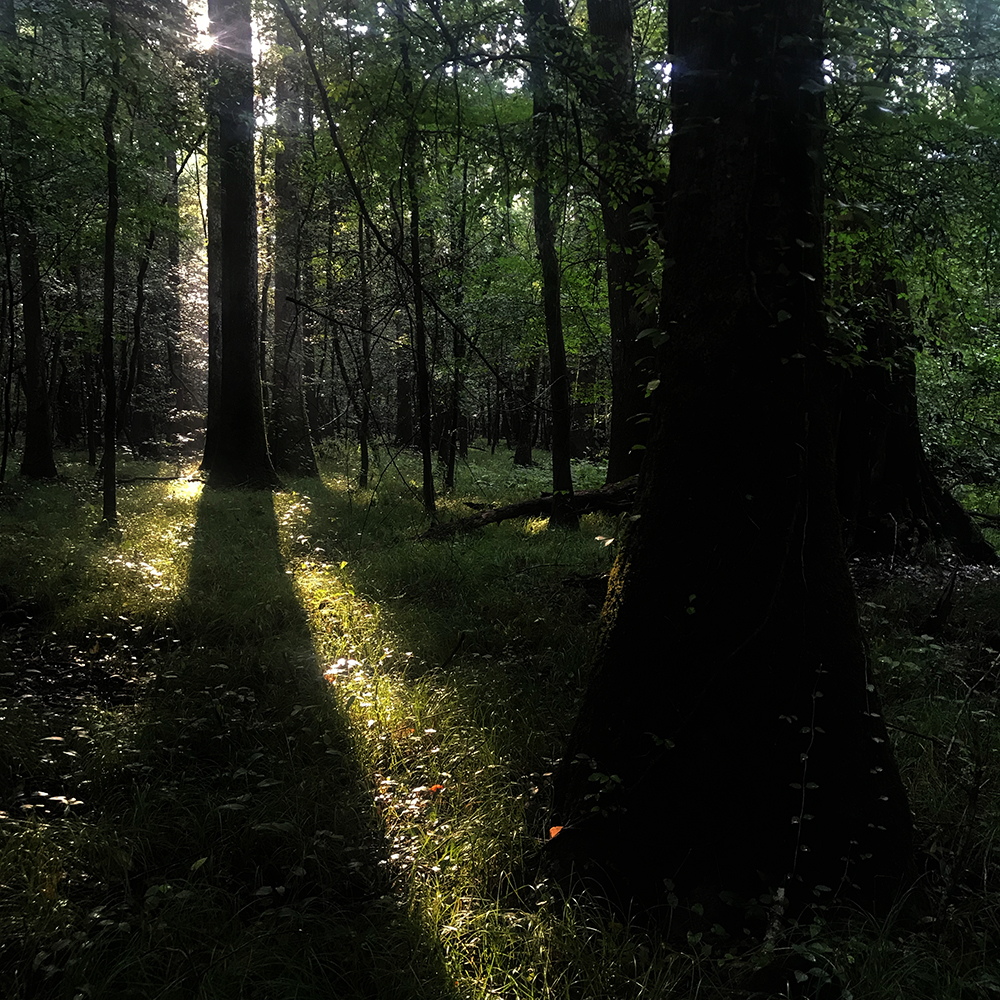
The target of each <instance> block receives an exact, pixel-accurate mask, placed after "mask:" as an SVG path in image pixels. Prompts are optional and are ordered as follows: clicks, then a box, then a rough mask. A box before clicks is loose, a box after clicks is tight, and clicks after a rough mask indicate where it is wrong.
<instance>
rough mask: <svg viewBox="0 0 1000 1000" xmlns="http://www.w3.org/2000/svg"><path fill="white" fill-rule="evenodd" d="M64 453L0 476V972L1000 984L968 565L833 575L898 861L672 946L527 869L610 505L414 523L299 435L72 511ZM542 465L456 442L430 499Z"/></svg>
mask: <svg viewBox="0 0 1000 1000" xmlns="http://www.w3.org/2000/svg"><path fill="white" fill-rule="evenodd" d="M74 458H75V457H74V456H63V461H62V462H61V468H62V470H63V477H62V478H61V479H60V480H59V481H57V482H54V483H47V484H37V483H30V482H26V481H21V480H15V481H14V482H13V483H12V484H9V485H7V486H4V487H2V488H0V983H3V984H4V985H3V987H2V988H0V989H2V993H3V996H5V997H10V998H11V1000H28V998H40V1000H49V998H53V1000H55V998H58V1000H63V998H66V1000H95V998H106V997H115V998H116V1000H130V998H133V997H134V998H135V1000H175V998H176V1000H181V998H184V1000H188V998H192V1000H193V998H198V1000H202V998H204V1000H209V998H213V1000H214V998H233V1000H236V998H240V1000H285V998H288V1000H291V998H300V1000H312V998H316V1000H320V998H323V1000H327V998H330V997H334V996H336V997H338V998H339V997H344V998H352V997H359V998H360V997H366V998H371V997H379V998H380V1000H392V998H424V997H436V998H437V997H440V998H455V1000H458V998H466V997H469V998H477V1000H478V998H487V997H504V998H510V1000H521V998H549V997H566V998H570V997H572V998H580V1000H584V998H594V1000H596V998H604V997H607V998H616V1000H617V998H621V1000H629V998H633V997H635V998H639V997H679V998H680V997H683V998H695V997H698V998H706V1000H715V998H719V1000H721V998H735V997H760V998H762V1000H763V998H765V997H792V996H796V997H803V998H805V997H817V998H818V997H822V998H824V1000H826V998H838V997H840V998H845V1000H846V998H850V997H855V998H858V1000H860V998H862V997H863V998H866V1000H867V998H877V997H883V996H884V997H887V998H888V997H893V998H897V997H905V998H906V1000H911V998H928V1000H931V998H933V1000H946V998H952V997H954V998H962V1000H969V998H978V997H984V998H985V997H995V996H997V995H1000V855H998V852H1000V840H998V838H997V834H998V832H1000V789H998V780H1000V726H998V724H997V720H996V700H997V690H998V684H1000V577H998V575H997V574H996V573H995V572H994V571H989V570H980V569H977V568H966V569H963V570H960V571H959V573H958V575H957V578H956V594H955V606H954V610H953V612H952V614H951V616H950V617H949V620H948V623H947V624H946V625H945V626H944V630H943V631H942V632H941V633H940V634H939V635H933V636H932V635H930V634H928V633H927V632H925V631H924V630H923V626H924V624H925V623H926V620H927V618H928V616H929V614H930V612H931V611H932V610H933V609H934V607H935V604H936V602H937V599H938V596H939V595H940V593H941V592H942V590H943V588H944V587H945V586H946V584H947V581H948V579H949V576H950V571H949V570H948V569H947V568H946V567H943V566H941V567H934V568H922V569H916V568H912V567H906V566H900V565H895V564H890V563H873V562H865V563H860V562H859V563H856V564H855V567H854V568H855V573H856V579H857V582H858V586H859V593H860V597H861V607H862V614H863V618H864V620H865V625H866V629H867V632H868V635H869V637H870V640H871V643H872V653H873V659H874V661H875V664H876V669H877V673H878V678H879V684H880V687H881V689H882V692H883V698H884V700H885V703H886V705H885V712H886V716H887V720H888V721H889V723H890V727H891V728H890V731H891V734H892V736H893V739H894V742H895V747H896V753H897V755H898V757H899V760H900V765H901V768H902V770H903V774H904V780H905V781H906V783H907V786H908V789H909V792H910V796H911V802H912V805H913V810H914V815H915V819H916V824H917V833H918V844H919V851H920V854H919V860H920V865H921V870H922V872H923V874H922V876H921V878H920V880H919V883H918V886H917V887H916V888H915V889H914V890H912V891H911V892H910V893H909V894H908V895H907V897H905V898H904V899H902V900H900V904H899V906H898V907H896V908H895V910H894V911H893V912H892V913H891V914H890V915H889V916H888V917H885V918H880V919H875V918H872V917H870V916H867V915H865V914H861V913H858V912H853V911H850V910H836V911H835V910H822V911H817V912H815V913H813V914H811V915H810V916H809V918H808V919H807V920H803V921H800V922H798V923H784V922H782V921H780V920H775V921H774V922H773V923H772V925H771V931H770V933H769V934H768V936H767V939H766V940H764V941H751V940H749V939H747V940H733V939H729V938H726V937H725V936H724V932H723V931H722V929H721V928H718V929H712V930H711V931H708V930H706V932H705V933H704V934H689V935H688V937H687V940H686V941H682V942H678V941H676V940H673V939H670V938H669V937H667V936H665V935H663V934H662V933H660V930H659V929H657V928H655V927H649V926H643V925H641V924H640V923H638V922H629V921H627V920H625V919H624V918H622V917H621V916H620V915H619V916H614V915H611V914H608V913H606V912H605V911H604V910H602V908H601V907H600V906H599V905H595V904H594V903H593V902H592V901H588V900H587V899H586V898H585V897H583V896H576V897H570V898H566V897H565V896H563V895H561V894H560V893H559V892H558V891H556V889H555V888H554V887H552V886H550V885H548V884H547V883H546V880H545V879H544V877H543V874H542V871H541V868H540V855H541V846H542V844H543V842H544V839H545V811H546V810H545V801H546V794H547V787H548V786H547V782H548V779H549V772H550V771H551V769H552V766H553V765H554V762H555V760H556V759H557V757H558V754H559V752H560V747H561V745H562V742H563V740H564V738H565V735H566V732H567V729H568V727H569V725H570V724H571V722H572V719H573V716H574V714H575V711H576V708H577V705H578V703H579V698H580V696H581V694H582V691H583V687H584V684H585V678H586V667H587V661H588V656H589V649H590V645H591V643H592V640H593V635H594V628H595V623H596V621H597V616H598V613H599V606H600V603H601V599H602V580H603V576H604V574H606V573H607V571H608V569H609V567H610V563H611V560H612V558H613V556H614V551H615V544H614V538H615V536H616V533H617V531H618V528H619V527H620V524H619V517H617V516H615V515H611V514H600V515H598V514H591V515H587V516H586V517H585V518H584V520H583V525H582V528H581V530H580V531H579V532H578V533H569V532H564V531H549V530H546V522H545V519H544V518H543V517H533V518H528V519H520V520H517V521H508V522H505V523H503V524H500V525H493V526H490V527H487V528H484V529H482V530H480V531H478V532H476V533H473V534H463V535H456V536H454V537H452V538H451V539H449V540H447V541H430V540H428V539H426V538H421V537H420V535H421V532H422V531H423V530H424V529H425V528H426V521H425V520H424V518H423V515H422V511H421V501H420V496H419V492H418V490H417V489H416V488H415V486H414V480H415V478H416V469H415V467H414V468H412V469H411V468H410V467H409V464H408V460H405V459H404V458H400V457H397V458H396V460H395V463H394V464H393V463H390V464H389V465H387V466H386V467H385V469H384V471H383V473H382V475H381V476H380V477H378V478H377V482H376V488H375V489H372V490H364V491H362V490H358V489H357V488H356V486H354V485H353V483H354V475H355V470H354V468H353V461H354V459H353V456H351V455H345V454H339V453H331V454H329V455H328V456H326V458H325V459H324V461H323V470H324V475H323V477H322V479H321V480H304V481H301V482H295V483H289V484H287V488H286V489H285V490H283V491H281V492H278V493H275V494H274V495H273V496H272V495H271V494H266V493H265V494H260V493H245V492H239V491H232V492H228V491H223V492H217V491H216V492H209V491H205V490H203V488H202V486H201V483H200V482H199V481H198V480H197V477H196V476H194V475H184V476H182V477H180V478H178V479H175V480H154V479H139V478H136V477H142V476H158V475H169V474H170V471H171V470H170V469H169V468H167V467H161V466H155V465H152V464H148V463H147V464H139V463H127V462H126V463H123V467H122V469H121V473H120V474H121V477H122V478H123V479H130V480H132V481H131V482H129V483H127V484H125V485H123V486H122V487H121V495H120V511H121V531H120V532H112V533H106V534H103V535H101V534H100V533H99V532H97V531H96V530H95V528H96V527H97V524H98V521H99V511H100V497H99V492H98V487H97V485H96V483H95V482H94V479H93V472H92V470H90V469H88V468H87V467H86V466H85V465H84V464H83V463H80V462H75V461H74ZM539 461H540V463H541V462H542V461H543V459H542V456H539ZM575 473H576V479H577V482H578V483H579V484H580V485H582V486H597V485H599V484H600V481H601V478H602V474H601V470H600V469H599V468H596V467H593V466H589V465H586V464H583V463H581V464H580V465H579V466H578V467H577V468H576V470H575ZM546 482H547V472H546V470H545V468H544V466H542V465H541V464H540V466H539V468H537V469H531V470H518V469H514V468H512V466H511V463H510V457H509V455H507V454H503V455H501V454H497V455H496V456H490V455H489V453H487V452H485V451H473V452H472V457H471V458H470V461H469V463H468V464H467V465H466V466H465V467H464V468H463V469H462V472H461V476H460V481H459V484H458V488H457V489H456V490H455V491H453V493H451V494H449V495H448V496H447V497H445V498H444V499H443V501H442V503H441V508H442V516H443V517H445V518H447V517H455V516H460V515H461V514H462V513H464V512H465V511H467V510H468V508H467V507H466V504H469V503H474V504H484V503H485V504H490V505H498V504H502V503H509V502H513V501H515V500H517V499H524V498H527V497H530V496H534V495H537V494H538V493H540V492H541V491H543V490H544V489H545V488H546ZM626 676H627V672H626V671H624V670H623V682H626V680H625V678H626ZM770 902H771V901H770V900H768V899H761V900H760V901H759V905H760V906H761V907H763V908H765V909H766V908H767V907H769V905H770Z"/></svg>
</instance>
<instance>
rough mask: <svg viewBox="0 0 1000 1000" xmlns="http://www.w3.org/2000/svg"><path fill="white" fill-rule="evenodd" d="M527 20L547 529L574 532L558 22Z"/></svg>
mask: <svg viewBox="0 0 1000 1000" xmlns="http://www.w3.org/2000/svg"><path fill="white" fill-rule="evenodd" d="M524 12H525V14H526V15H527V18H528V24H527V32H528V48H529V51H530V53H531V69H530V73H529V77H530V86H531V96H532V121H533V124H534V143H535V148H534V170H535V180H534V186H533V188H532V193H533V201H534V223H535V246H536V248H537V251H538V259H539V263H540V264H541V269H542V308H543V312H544V315H545V343H546V345H547V347H548V353H549V379H550V384H549V405H550V407H551V410H552V514H551V516H550V518H549V524H551V525H553V526H556V527H564V528H576V527H578V526H579V523H580V519H579V517H578V516H577V513H576V509H575V507H574V505H573V472H572V468H571V466H570V458H571V450H570V427H571V414H572V408H571V406H570V394H569V388H570V381H569V368H568V366H567V364H566V343H565V340H564V339H563V329H562V302H561V295H562V293H561V277H560V271H559V257H558V255H557V254H556V220H555V217H554V206H553V204H552V186H553V185H552V161H551V146H550V136H551V131H552V99H551V95H550V93H549V86H548V69H547V64H546V60H547V58H548V51H549V45H548V41H547V38H548V33H549V31H550V30H551V29H552V28H553V27H554V26H555V25H556V24H557V23H558V20H559V7H558V4H557V3H556V2H555V0H525V4H524Z"/></svg>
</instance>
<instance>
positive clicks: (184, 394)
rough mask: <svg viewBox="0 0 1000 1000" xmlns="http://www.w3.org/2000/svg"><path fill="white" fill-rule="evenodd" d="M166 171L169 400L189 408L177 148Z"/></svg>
mask: <svg viewBox="0 0 1000 1000" xmlns="http://www.w3.org/2000/svg"><path fill="white" fill-rule="evenodd" d="M166 173H167V179H168V181H169V183H170V190H169V193H168V198H167V207H168V208H169V209H170V214H171V220H170V225H169V227H168V228H167V268H168V270H167V294H166V300H165V304H164V310H163V313H164V315H163V319H164V326H165V327H166V338H167V339H166V355H167V379H168V385H169V386H170V404H171V408H172V409H173V410H175V411H178V410H186V409H190V408H191V407H193V406H194V405H195V401H194V399H193V398H191V394H190V391H189V390H188V387H187V385H186V384H185V381H184V376H183V374H182V373H183V365H184V359H183V356H182V351H181V286H180V280H181V276H180V269H181V236H180V233H181V215H180V177H179V175H178V171H177V152H176V151H175V150H172V149H171V150H168V151H167V154H166Z"/></svg>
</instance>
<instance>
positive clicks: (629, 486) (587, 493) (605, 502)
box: [420, 476, 638, 541]
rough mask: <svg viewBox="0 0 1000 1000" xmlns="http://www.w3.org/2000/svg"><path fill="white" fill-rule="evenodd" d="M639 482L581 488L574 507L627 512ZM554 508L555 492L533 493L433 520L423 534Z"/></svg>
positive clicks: (434, 536)
mask: <svg viewBox="0 0 1000 1000" xmlns="http://www.w3.org/2000/svg"><path fill="white" fill-rule="evenodd" d="M637 484H638V477H637V476H632V477H631V478H629V479H624V480H622V481H621V482H620V483H610V484H608V485H606V486H600V487H598V488H597V489H596V490H578V491H577V492H576V493H574V494H573V507H574V509H575V510H576V512H577V514H593V513H595V512H596V511H602V512H604V513H610V514H624V513H626V512H627V511H628V510H630V509H631V507H632V504H633V503H634V502H635V494H636V488H637ZM468 506H470V507H473V506H474V507H477V508H478V506H479V505H478V504H468ZM551 510H552V494H551V493H543V494H542V495H541V496H540V497H532V498H531V499H530V500H518V501H517V503H509V504H505V505H504V506H503V507H489V508H487V509H485V510H478V509H477V510H476V513H475V514H470V515H469V516H468V517H460V518H456V519H455V520H454V521H445V522H443V523H439V524H432V525H431V526H430V527H429V528H428V529H427V530H426V531H425V532H424V533H423V534H422V535H421V536H420V537H421V538H427V539H431V540H434V541H440V540H441V539H444V538H452V537H454V536H455V535H464V534H466V533H467V532H469V531H476V530H477V529H478V528H485V527H486V526H487V525H489V524H499V523H500V522H501V521H509V520H511V519H513V518H519V517H539V516H544V515H545V514H548V513H549V512H550V511H551Z"/></svg>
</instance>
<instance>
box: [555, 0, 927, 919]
mask: <svg viewBox="0 0 1000 1000" xmlns="http://www.w3.org/2000/svg"><path fill="white" fill-rule="evenodd" d="M821 29H822V4H821V3H820V0H799V2H798V3H795V4H788V3H786V2H785V0H764V2H762V3H760V4H756V5H744V4H741V3H738V2H736V0H723V2H721V3H718V4H715V5H713V6H712V7H711V8H708V7H706V6H705V5H704V4H703V2H702V0H673V3H672V5H671V8H670V35H671V39H670V41H671V44H670V51H671V53H672V55H673V72H672V78H671V88H672V98H673V117H672V122H673V133H672V138H671V174H670V176H671V184H672V198H671V202H670V205H671V208H670V213H669V218H668V221H667V233H666V237H667V254H668V257H669V258H670V259H672V260H673V261H674V263H673V266H671V267H668V268H667V269H666V271H665V272H664V280H663V296H662V307H661V308H662V316H661V321H660V322H661V326H662V327H663V329H664V330H665V331H666V333H667V340H666V343H665V345H664V348H663V350H664V357H663V367H662V370H663V373H664V384H663V386H662V387H661V390H660V393H659V394H660V397H661V398H660V400H659V402H658V404H657V411H656V418H655V426H654V436H653V438H652V440H651V445H650V449H649V452H648V454H647V460H646V464H645V465H644V467H643V472H642V483H643V485H642V490H641V494H640V499H639V501H638V504H637V507H636V510H635V514H634V515H633V517H634V518H635V519H634V520H633V521H632V522H631V527H630V529H629V531H628V532H627V535H626V538H625V540H624V542H623V545H622V549H621V551H620V553H619V556H618V559H617V561H616V563H615V567H614V569H613V571H612V574H611V580H610V584H609V591H608V599H607V602H606V603H605V606H604V610H603V612H602V622H601V636H600V642H599V649H598V652H597V657H596V662H595V669H594V673H593V676H592V680H591V682H590V685H589V687H588V690H587V693H586V696H585V701H584V705H583V707H582V709H581V712H580V715H579V718H578V719H577V722H576V725H575V727H574V730H573V733H572V736H571V738H570V741H569V744H568V747H567V750H566V754H565V756H564V758H563V760H562V761H561V763H560V765H559V767H558V770H557V776H556V784H555V789H554V813H553V820H554V823H555V826H556V827H561V829H558V830H557V835H556V836H554V837H553V838H552V839H551V840H550V842H549V845H548V853H549V855H550V857H551V858H552V859H553V862H554V863H555V864H556V866H557V868H559V869H561V870H566V869H568V868H569V867H570V866H575V869H574V870H575V871H576V872H580V871H585V872H586V873H587V874H589V875H590V876H591V877H593V878H594V879H595V880H597V881H598V882H599V883H600V884H601V885H603V887H604V888H605V890H606V891H607V892H608V893H609V894H612V895H613V897H614V898H615V899H617V900H619V901H621V902H623V903H627V902H628V901H629V900H634V901H635V902H636V904H637V905H640V906H642V905H651V904H654V903H658V902H663V901H665V900H666V898H667V896H668V893H669V892H670V891H676V892H677V893H678V894H679V895H681V896H685V897H687V898H689V899H691V898H693V899H698V900H699V901H703V902H704V905H705V906H706V909H707V910H709V909H710V910H711V911H712V918H711V919H716V920H718V921H719V922H720V923H723V924H726V923H727V922H730V920H731V921H732V922H736V923H738V925H739V926H742V925H743V922H744V918H743V915H742V913H741V912H738V911H737V912H736V913H735V915H734V911H733V910H727V909H726V907H725V906H724V905H723V904H722V903H720V901H719V900H720V896H719V893H720V892H724V891H728V892H732V893H737V894H742V895H743V896H745V897H748V896H755V897H759V894H760V893H761V892H765V891H769V892H772V893H778V892H780V893H781V895H782V896H784V897H785V898H790V899H791V900H792V901H793V903H794V904H795V905H801V904H806V903H811V902H814V901H816V900H820V901H828V900H830V899H832V898H835V897H841V896H844V897H848V896H849V897H852V898H854V899H856V900H857V901H859V902H860V903H862V904H865V905H874V904H882V903H887V902H888V901H889V900H891V899H892V898H893V896H894V894H895V892H896V891H897V890H898V888H899V885H900V881H901V880H902V879H903V878H904V877H905V876H906V874H907V872H908V865H909V857H910V850H911V836H912V829H911V820H910V814H909V808H908V804H907V800H906V794H905V791H904V789H903V787H902V784H901V782H900V779H899V775H898V772H897V769H896V765H895V762H894V760H893V757H892V753H891V750H890V747H889V743H888V740H887V735H886V729H885V725H884V723H883V720H882V718H881V710H880V708H879V703H878V699H877V696H876V694H875V690H874V686H873V682H872V677H871V675H870V672H869V664H868V659H867V654H866V650H865V643H864V638H863V636H862V633H861V630H860V625H859V621H858V615H857V608H856V603H855V598H854V593H853V589H852V585H851V581H850V577H849V575H848V570H847V562H846V558H845V555H844V550H843V546H842V542H841V531H840V518H839V514H838V511H837V507H836V503H835V482H834V438H833V421H832V413H831V410H832V407H831V381H832V379H831V372H830V365H829V363H828V362H827V361H826V356H827V355H826V351H825V347H826V344H825V338H826V336H827V333H826V325H825V317H824V313H823V300H822V287H823V260H822V240H823V206H822V177H821V171H820V166H819V164H820V150H821V137H822V129H823V108H822V99H821V97H820V96H818V94H819V92H821V90H822V80H823V68H822V53H823V48H822V44H821V39H820V35H821ZM636 515H637V516H636ZM720 526H723V527H721V529H720Z"/></svg>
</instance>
